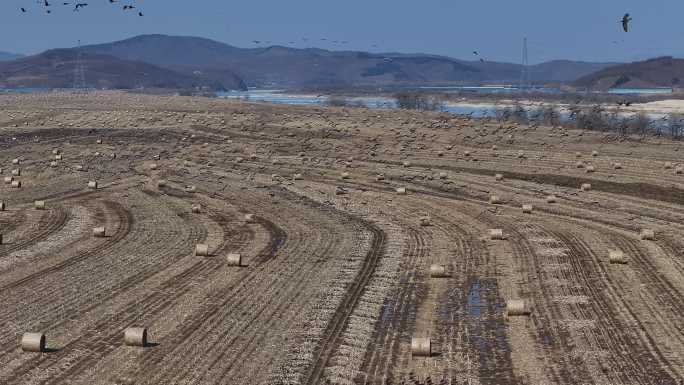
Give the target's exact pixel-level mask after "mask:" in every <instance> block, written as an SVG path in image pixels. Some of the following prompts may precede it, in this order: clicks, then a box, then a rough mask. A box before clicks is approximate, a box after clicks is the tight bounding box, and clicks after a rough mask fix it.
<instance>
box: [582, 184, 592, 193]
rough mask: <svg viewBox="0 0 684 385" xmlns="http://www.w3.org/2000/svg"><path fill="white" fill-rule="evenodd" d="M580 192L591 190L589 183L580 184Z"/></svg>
mask: <svg viewBox="0 0 684 385" xmlns="http://www.w3.org/2000/svg"><path fill="white" fill-rule="evenodd" d="M580 190H582V191H589V190H591V184H590V183H582V185H581V186H580Z"/></svg>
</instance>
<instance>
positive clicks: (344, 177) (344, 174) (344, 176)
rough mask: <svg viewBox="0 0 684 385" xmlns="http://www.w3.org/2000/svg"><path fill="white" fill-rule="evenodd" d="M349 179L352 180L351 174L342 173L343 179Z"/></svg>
mask: <svg viewBox="0 0 684 385" xmlns="http://www.w3.org/2000/svg"><path fill="white" fill-rule="evenodd" d="M349 178H350V176H349V173H348V172H343V173H342V179H349Z"/></svg>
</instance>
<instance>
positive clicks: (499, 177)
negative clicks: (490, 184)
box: [494, 174, 504, 181]
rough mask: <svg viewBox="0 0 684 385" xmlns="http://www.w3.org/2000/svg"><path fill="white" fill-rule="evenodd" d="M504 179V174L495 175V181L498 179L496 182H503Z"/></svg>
mask: <svg viewBox="0 0 684 385" xmlns="http://www.w3.org/2000/svg"><path fill="white" fill-rule="evenodd" d="M503 178H504V176H503V174H496V175H494V179H496V180H498V181H502V180H503Z"/></svg>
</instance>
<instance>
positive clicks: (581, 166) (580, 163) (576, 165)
mask: <svg viewBox="0 0 684 385" xmlns="http://www.w3.org/2000/svg"><path fill="white" fill-rule="evenodd" d="M575 167H576V168H584V162H582V161H581V160H579V161H577V163H575Z"/></svg>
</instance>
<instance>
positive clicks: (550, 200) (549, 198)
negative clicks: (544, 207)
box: [546, 195, 558, 203]
mask: <svg viewBox="0 0 684 385" xmlns="http://www.w3.org/2000/svg"><path fill="white" fill-rule="evenodd" d="M557 202H558V199H557V198H556V196H555V195H549V196H547V197H546V203H557Z"/></svg>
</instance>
